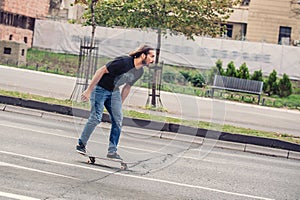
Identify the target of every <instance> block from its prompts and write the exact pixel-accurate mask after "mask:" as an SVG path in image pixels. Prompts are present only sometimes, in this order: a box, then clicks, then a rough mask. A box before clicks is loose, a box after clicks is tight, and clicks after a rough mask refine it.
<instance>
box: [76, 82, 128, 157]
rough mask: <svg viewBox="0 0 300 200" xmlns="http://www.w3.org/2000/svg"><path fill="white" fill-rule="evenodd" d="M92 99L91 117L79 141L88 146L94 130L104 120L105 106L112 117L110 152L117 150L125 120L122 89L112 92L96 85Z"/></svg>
mask: <svg viewBox="0 0 300 200" xmlns="http://www.w3.org/2000/svg"><path fill="white" fill-rule="evenodd" d="M90 101H91V113H90V117H89V119H88V121H87V123H86V124H85V127H84V129H83V131H82V133H81V136H80V138H79V141H78V143H79V144H80V143H81V144H83V145H85V146H86V144H87V142H88V140H89V138H90V136H91V134H92V132H93V131H94V130H95V128H96V126H97V125H98V124H100V122H101V120H102V115H103V109H104V107H105V108H106V110H107V111H108V113H109V115H110V119H111V130H110V136H109V146H108V152H109V153H113V152H116V151H117V146H118V143H119V138H120V134H121V129H122V121H123V113H122V98H121V94H120V91H119V90H116V91H113V92H111V91H108V90H106V89H104V88H102V87H100V86H96V87H95V88H94V90H93V92H92V94H91V98H90Z"/></svg>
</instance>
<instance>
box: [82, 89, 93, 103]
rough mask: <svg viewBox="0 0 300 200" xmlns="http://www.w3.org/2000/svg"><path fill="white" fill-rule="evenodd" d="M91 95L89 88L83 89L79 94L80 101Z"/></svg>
mask: <svg viewBox="0 0 300 200" xmlns="http://www.w3.org/2000/svg"><path fill="white" fill-rule="evenodd" d="M90 97H91V91H90V90H88V89H87V90H85V91H84V92H83V93H82V94H81V100H82V101H88V100H89V99H90Z"/></svg>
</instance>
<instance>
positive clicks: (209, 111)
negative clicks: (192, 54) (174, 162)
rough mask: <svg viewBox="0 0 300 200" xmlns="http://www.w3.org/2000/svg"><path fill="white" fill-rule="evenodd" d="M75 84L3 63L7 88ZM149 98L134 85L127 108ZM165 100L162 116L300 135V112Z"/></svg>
mask: <svg viewBox="0 0 300 200" xmlns="http://www.w3.org/2000/svg"><path fill="white" fill-rule="evenodd" d="M75 83H76V79H75V78H71V77H65V76H60V75H53V74H47V73H42V72H36V71H29V70H23V69H17V68H12V67H6V66H1V65H0V89H4V90H12V91H19V92H25V93H31V94H37V95H42V96H47V97H53V98H58V99H69V98H70V96H71V94H72V91H73V89H74V86H75ZM147 98H148V90H147V89H143V88H137V87H134V88H133V89H132V90H131V93H130V95H129V96H128V98H127V100H126V102H125V103H124V108H125V109H137V110H141V108H142V107H144V106H145V104H146V101H147ZM161 99H162V102H163V105H164V107H165V108H166V109H167V110H168V113H159V114H162V115H166V116H172V117H177V118H182V119H187V120H199V121H207V122H214V123H218V124H222V125H223V124H229V125H234V126H239V127H244V128H251V129H257V130H266V131H273V132H278V133H287V134H292V135H295V136H300V131H299V130H300V112H299V111H295V110H286V109H276V108H268V107H263V106H258V105H251V104H242V103H236V102H230V101H222V100H216V99H210V98H200V97H195V96H189V95H181V94H176V93H170V92H168V93H167V92H162V93H161ZM143 111H144V112H150V111H145V110H143Z"/></svg>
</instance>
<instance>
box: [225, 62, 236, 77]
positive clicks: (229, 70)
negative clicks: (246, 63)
mask: <svg viewBox="0 0 300 200" xmlns="http://www.w3.org/2000/svg"><path fill="white" fill-rule="evenodd" d="M236 73H237V72H236V69H235V66H234V63H233V61H231V62H230V63H228V65H227V69H226V72H225V75H226V76H229V77H237V74H236Z"/></svg>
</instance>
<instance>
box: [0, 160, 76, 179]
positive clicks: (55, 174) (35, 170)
mask: <svg viewBox="0 0 300 200" xmlns="http://www.w3.org/2000/svg"><path fill="white" fill-rule="evenodd" d="M0 166H5V167H12V168H17V169H23V170H28V171H32V172H38V173H42V174H47V175H52V176H58V177H63V178H68V179H73V180H80V179H78V178H74V177H71V176H65V175H62V174H57V173H52V172H47V171H42V170H38V169H33V168H29V167H23V166H20V165H14V164H10V163H6V162H1V161H0Z"/></svg>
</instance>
